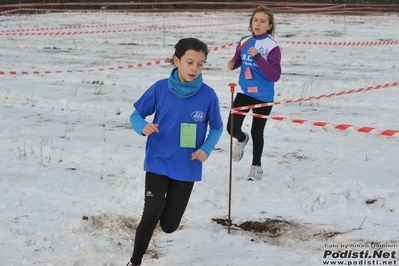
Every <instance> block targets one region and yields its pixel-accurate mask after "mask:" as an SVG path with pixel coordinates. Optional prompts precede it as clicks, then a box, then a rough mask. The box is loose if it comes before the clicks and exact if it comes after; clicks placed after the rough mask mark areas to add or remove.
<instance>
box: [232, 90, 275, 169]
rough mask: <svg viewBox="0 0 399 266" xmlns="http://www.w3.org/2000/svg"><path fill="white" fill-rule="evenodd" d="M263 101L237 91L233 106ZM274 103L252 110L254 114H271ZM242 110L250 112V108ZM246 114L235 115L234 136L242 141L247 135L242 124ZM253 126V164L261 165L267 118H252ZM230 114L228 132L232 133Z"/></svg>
mask: <svg viewBox="0 0 399 266" xmlns="http://www.w3.org/2000/svg"><path fill="white" fill-rule="evenodd" d="M259 103H263V102H262V101H259V100H257V99H255V98H252V97H250V96H247V95H245V94H243V93H237V95H236V97H235V99H234V103H233V107H234V108H235V107H241V106H247V105H253V104H259ZM272 108H273V105H271V106H266V107H260V108H254V109H252V112H253V113H254V114H261V115H270V113H271V111H272ZM242 112H246V113H247V112H249V110H248V109H247V110H242ZM244 118H245V115H238V114H235V115H233V134H232V136H233V137H234V138H236V139H237V140H238V141H240V142H242V141H244V140H245V135H244V133H243V132H242V130H241V127H242V124H243V122H244ZM252 119H253V120H252V126H251V137H252V144H253V150H252V165H260V164H261V157H262V152H263V145H264V139H263V132H264V130H265V126H266V122H267V119H265V118H258V117H253V118H252ZM230 120H231V119H230V115H229V118H228V121H227V132H228V133H229V134H231V132H230V131H231V130H230V126H231V124H230V123H231V121H230Z"/></svg>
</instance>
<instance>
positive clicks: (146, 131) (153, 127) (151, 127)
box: [141, 123, 159, 136]
mask: <svg viewBox="0 0 399 266" xmlns="http://www.w3.org/2000/svg"><path fill="white" fill-rule="evenodd" d="M154 132H157V133H158V132H159V129H158V124H153V123H148V124H147V125H146V126H145V127H144V128H143V131H142V132H141V133H143V135H145V136H149V135H151V134H152V133H154Z"/></svg>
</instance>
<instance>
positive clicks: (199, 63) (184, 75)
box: [173, 50, 206, 82]
mask: <svg viewBox="0 0 399 266" xmlns="http://www.w3.org/2000/svg"><path fill="white" fill-rule="evenodd" d="M205 60H206V58H205V54H204V52H197V51H194V50H187V52H186V53H185V54H184V55H183V56H182V57H181V58H180V59H178V58H177V57H176V56H175V57H174V58H173V62H174V63H175V66H176V67H177V68H178V69H179V71H178V72H179V80H180V82H190V81H193V80H194V79H196V78H197V77H198V75H199V74H200V73H201V71H202V69H203V68H204V64H205Z"/></svg>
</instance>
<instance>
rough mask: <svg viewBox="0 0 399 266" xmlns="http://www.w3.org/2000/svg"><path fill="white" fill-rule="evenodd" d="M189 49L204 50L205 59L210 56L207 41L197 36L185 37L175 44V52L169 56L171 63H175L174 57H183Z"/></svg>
mask: <svg viewBox="0 0 399 266" xmlns="http://www.w3.org/2000/svg"><path fill="white" fill-rule="evenodd" d="M188 50H194V51H196V52H203V53H204V54H205V60H206V58H207V57H208V47H207V46H206V44H205V43H203V42H202V41H200V40H198V39H196V38H184V39H181V40H180V41H179V42H178V43H177V44H176V45H175V53H174V55H173V56H172V58H169V63H171V64H172V65H174V64H175V63H174V62H173V58H174V57H175V56H176V57H177V58H178V59H181V58H182V56H183V55H184V54H185V53H186V52H187V51H188Z"/></svg>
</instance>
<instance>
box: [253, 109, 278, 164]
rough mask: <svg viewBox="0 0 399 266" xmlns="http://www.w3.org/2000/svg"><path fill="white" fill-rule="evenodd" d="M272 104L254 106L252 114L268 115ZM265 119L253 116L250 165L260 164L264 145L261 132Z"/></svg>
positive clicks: (263, 128)
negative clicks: (259, 106)
mask: <svg viewBox="0 0 399 266" xmlns="http://www.w3.org/2000/svg"><path fill="white" fill-rule="evenodd" d="M272 107H273V106H266V107H261V108H254V109H253V110H252V112H253V113H254V114H261V115H270V113H271V111H272ZM266 122H267V119H265V118H258V117H254V118H253V120H252V127H251V136H252V145H253V151H252V156H253V157H252V165H261V157H262V152H263V146H264V136H263V132H264V130H265V126H266Z"/></svg>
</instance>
